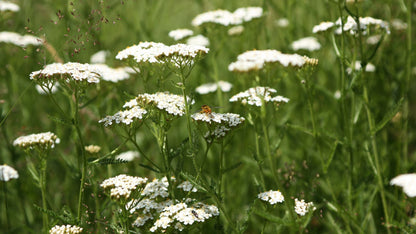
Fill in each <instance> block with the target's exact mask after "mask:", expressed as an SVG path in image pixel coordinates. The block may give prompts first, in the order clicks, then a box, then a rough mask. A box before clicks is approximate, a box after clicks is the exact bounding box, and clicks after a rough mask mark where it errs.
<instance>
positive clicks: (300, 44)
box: [290, 37, 321, 51]
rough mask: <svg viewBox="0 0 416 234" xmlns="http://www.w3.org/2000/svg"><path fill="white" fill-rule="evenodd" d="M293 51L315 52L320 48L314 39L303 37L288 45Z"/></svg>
mask: <svg viewBox="0 0 416 234" xmlns="http://www.w3.org/2000/svg"><path fill="white" fill-rule="evenodd" d="M290 46H291V47H292V49H293V50H295V51H297V50H308V51H315V50H319V49H320V48H321V44H320V43H319V42H318V40H317V39H316V38H315V37H305V38H301V39H299V40H296V41H294V42H292V44H291V45H290Z"/></svg>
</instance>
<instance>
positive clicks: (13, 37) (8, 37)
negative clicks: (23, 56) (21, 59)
mask: <svg viewBox="0 0 416 234" xmlns="http://www.w3.org/2000/svg"><path fill="white" fill-rule="evenodd" d="M0 42H4V43H11V44H14V45H17V46H20V47H26V46H28V45H33V46H40V45H42V44H43V40H42V39H41V38H39V37H35V36H32V35H24V36H22V35H20V34H18V33H15V32H0Z"/></svg>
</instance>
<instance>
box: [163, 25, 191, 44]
mask: <svg viewBox="0 0 416 234" xmlns="http://www.w3.org/2000/svg"><path fill="white" fill-rule="evenodd" d="M193 34H194V32H193V31H192V30H190V29H187V28H181V29H176V30H172V31H170V32H169V37H171V38H173V40H175V41H179V40H182V39H184V38H186V37H189V36H192V35H193Z"/></svg>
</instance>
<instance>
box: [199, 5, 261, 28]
mask: <svg viewBox="0 0 416 234" xmlns="http://www.w3.org/2000/svg"><path fill="white" fill-rule="evenodd" d="M262 16H263V9H262V8H261V7H244V8H238V9H237V10H235V11H234V12H233V13H232V12H229V11H227V10H221V9H220V10H214V11H208V12H204V13H202V14H199V15H197V16H196V17H195V18H194V19H193V20H192V25H193V26H195V27H197V26H201V25H204V24H208V23H212V24H219V25H223V26H231V25H239V24H242V23H244V22H249V21H252V20H253V19H256V18H260V17H262Z"/></svg>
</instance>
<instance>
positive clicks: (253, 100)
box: [230, 86, 289, 106]
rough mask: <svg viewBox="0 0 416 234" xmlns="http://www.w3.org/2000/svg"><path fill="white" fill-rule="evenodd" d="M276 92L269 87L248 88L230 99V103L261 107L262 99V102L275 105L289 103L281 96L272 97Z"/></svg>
mask: <svg viewBox="0 0 416 234" xmlns="http://www.w3.org/2000/svg"><path fill="white" fill-rule="evenodd" d="M276 92H277V91H276V90H275V89H272V88H269V87H260V86H258V87H255V88H250V89H248V90H246V91H244V92H240V93H238V94H236V95H234V96H232V97H231V98H230V102H237V101H238V102H241V103H242V104H248V105H252V106H261V105H262V99H264V102H265V103H267V102H275V103H281V102H285V103H287V102H289V99H288V98H285V97H283V96H275V97H272V96H271V94H272V93H276Z"/></svg>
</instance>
